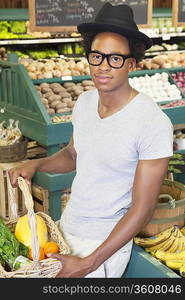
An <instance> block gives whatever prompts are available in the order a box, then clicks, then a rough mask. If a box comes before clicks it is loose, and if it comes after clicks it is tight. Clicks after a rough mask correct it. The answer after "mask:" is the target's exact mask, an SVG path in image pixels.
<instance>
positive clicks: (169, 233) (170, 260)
mask: <svg viewBox="0 0 185 300" xmlns="http://www.w3.org/2000/svg"><path fill="white" fill-rule="evenodd" d="M134 242H135V244H137V245H138V246H141V247H142V248H144V249H145V250H146V251H147V252H149V253H150V254H151V255H153V256H154V257H155V258H157V259H159V260H160V261H161V262H162V263H164V264H165V265H166V266H168V267H169V268H171V269H174V270H176V271H178V272H179V273H180V275H181V276H182V277H185V227H183V228H182V229H179V228H178V226H170V227H169V228H167V229H165V230H163V231H162V232H160V233H159V234H156V235H154V236H152V237H139V236H136V237H135V238H134Z"/></svg>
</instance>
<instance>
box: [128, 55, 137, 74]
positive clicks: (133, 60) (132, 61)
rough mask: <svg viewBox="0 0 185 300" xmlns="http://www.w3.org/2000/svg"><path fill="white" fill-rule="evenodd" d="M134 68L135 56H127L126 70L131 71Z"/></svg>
mask: <svg viewBox="0 0 185 300" xmlns="http://www.w3.org/2000/svg"><path fill="white" fill-rule="evenodd" d="M135 70H136V60H135V58H132V57H131V58H129V64H128V71H129V72H133V71H135Z"/></svg>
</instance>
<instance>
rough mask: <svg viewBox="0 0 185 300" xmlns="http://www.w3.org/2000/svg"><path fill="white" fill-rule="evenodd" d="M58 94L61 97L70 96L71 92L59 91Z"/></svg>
mask: <svg viewBox="0 0 185 300" xmlns="http://www.w3.org/2000/svg"><path fill="white" fill-rule="evenodd" d="M59 95H60V96H61V98H69V97H71V94H70V93H68V92H61V93H60V94H59Z"/></svg>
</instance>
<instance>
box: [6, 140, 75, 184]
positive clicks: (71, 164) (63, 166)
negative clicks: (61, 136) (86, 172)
mask: <svg viewBox="0 0 185 300" xmlns="http://www.w3.org/2000/svg"><path fill="white" fill-rule="evenodd" d="M75 169H76V151H75V148H74V143H73V137H71V139H70V141H69V144H68V145H67V146H66V147H65V148H63V149H62V150H60V151H58V152H57V153H55V154H53V155H51V156H48V157H44V158H40V159H33V160H30V161H28V162H26V163H24V164H22V165H20V166H19V167H17V168H12V169H10V170H9V176H10V181H11V183H12V186H13V187H16V186H17V178H18V177H19V176H22V177H24V178H25V179H28V180H29V181H30V180H31V178H32V177H33V175H34V173H35V172H36V171H40V172H51V173H67V172H72V171H74V170H75Z"/></svg>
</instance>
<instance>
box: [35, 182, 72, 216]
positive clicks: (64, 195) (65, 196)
mask: <svg viewBox="0 0 185 300" xmlns="http://www.w3.org/2000/svg"><path fill="white" fill-rule="evenodd" d="M32 196H33V200H34V211H35V212H38V211H42V212H44V213H46V214H49V198H48V196H49V192H48V190H47V189H45V188H43V187H41V186H39V185H36V184H35V183H33V184H32ZM69 198H70V189H65V190H63V191H61V212H60V213H62V212H63V210H64V209H65V206H66V204H67V201H68V200H69Z"/></svg>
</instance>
